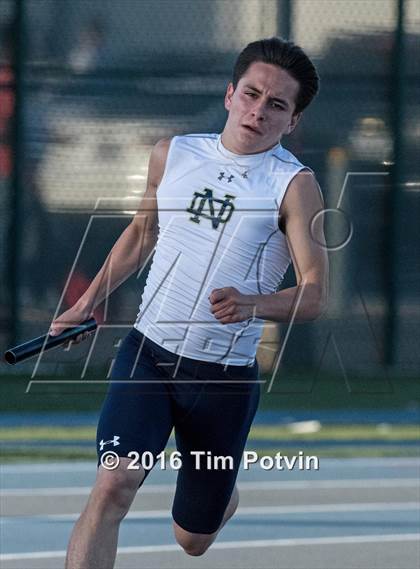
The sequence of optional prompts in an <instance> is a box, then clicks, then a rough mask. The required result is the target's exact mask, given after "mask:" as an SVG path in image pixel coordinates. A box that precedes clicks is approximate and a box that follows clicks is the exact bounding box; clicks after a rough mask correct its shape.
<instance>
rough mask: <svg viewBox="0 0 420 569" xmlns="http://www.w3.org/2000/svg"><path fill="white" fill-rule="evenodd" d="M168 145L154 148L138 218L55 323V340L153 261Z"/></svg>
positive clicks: (124, 232)
mask: <svg viewBox="0 0 420 569" xmlns="http://www.w3.org/2000/svg"><path fill="white" fill-rule="evenodd" d="M169 144H170V139H162V140H160V141H159V142H158V143H157V144H156V145H155V146H154V147H153V150H152V153H151V155H150V160H149V170H148V177H147V185H146V191H145V193H144V196H143V197H142V200H141V202H140V206H139V209H138V211H137V213H136V215H135V216H134V218H133V220H132V222H131V223H130V225H129V226H128V227H127V228H126V229H125V230H124V231H123V232H122V234H121V235H120V237H119V238H118V240H117V241H116V242H115V245H114V246H113V247H112V249H111V251H110V253H109V255H108V257H107V258H106V260H105V262H104V264H103V265H102V268H101V269H100V270H99V272H98V273H97V275H96V276H95V278H94V279H93V281H92V282H91V284H90V285H89V288H88V289H87V290H86V292H85V293H84V294H83V295H82V296H81V297H80V299H79V300H78V301H77V302H76V303H75V304H74V305H73V306H72V307H71V308H70V309H69V310H66V312H64V313H63V314H61V316H59V317H58V318H56V320H54V321H53V323H52V324H51V327H50V334H51V335H54V336H56V335H58V334H60V333H61V332H62V331H63V330H64V329H65V328H68V327H69V326H75V325H76V324H79V323H80V322H83V321H84V320H87V319H88V318H89V317H90V316H91V315H92V312H93V311H94V309H95V308H96V307H97V306H98V305H99V304H101V302H103V301H104V300H105V298H107V296H109V294H111V292H113V291H114V290H115V289H116V288H117V287H118V286H119V285H120V284H122V283H123V282H124V281H125V280H126V279H127V278H128V277H129V276H130V275H132V274H133V273H134V272H135V271H137V270H138V269H139V268H140V267H141V266H142V265H143V264H144V263H145V261H146V260H147V259H148V258H149V257H150V255H151V253H152V251H153V249H154V247H155V245H156V240H157V236H158V210H157V200H156V190H157V188H158V186H159V184H160V181H161V179H162V176H163V172H164V170H165V164H166V157H167V155H168V150H169ZM86 336H87V335H84V336H83V339H84V337H86ZM79 339H80V337H79V338H78V340H79Z"/></svg>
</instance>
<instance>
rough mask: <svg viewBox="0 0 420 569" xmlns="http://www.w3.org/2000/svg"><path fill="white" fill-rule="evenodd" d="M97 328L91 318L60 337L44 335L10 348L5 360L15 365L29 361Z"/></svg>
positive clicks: (5, 354)
mask: <svg viewBox="0 0 420 569" xmlns="http://www.w3.org/2000/svg"><path fill="white" fill-rule="evenodd" d="M96 328H97V324H96V320H95V319H94V318H90V319H89V320H85V322H82V323H81V324H79V325H78V326H73V327H72V328H67V329H66V330H64V331H63V332H62V333H61V334H59V335H58V336H50V335H49V334H44V335H43V336H39V337H38V338H34V339H33V340H29V341H28V342H24V343H23V344H19V345H18V346H15V347H14V348H10V350H7V351H6V352H4V359H5V360H6V362H7V363H9V364H11V365H15V364H17V363H19V362H22V361H24V360H27V359H28V358H31V357H32V356H36V355H37V354H39V352H40V351H41V350H42V351H47V350H51V349H52V348H56V347H57V346H61V344H65V343H66V342H69V341H70V340H75V339H76V338H77V336H79V334H83V333H84V332H93V331H94V330H96Z"/></svg>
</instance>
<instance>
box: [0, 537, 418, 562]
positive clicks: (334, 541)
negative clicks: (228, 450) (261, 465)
mask: <svg viewBox="0 0 420 569" xmlns="http://www.w3.org/2000/svg"><path fill="white" fill-rule="evenodd" d="M419 540H420V533H395V534H388V535H387V534H385V535H384V534H380V535H345V536H337V537H311V538H297V539H293V538H292V539H263V540H254V541H217V542H216V543H213V544H212V546H211V549H244V548H247V549H249V548H254V547H255V548H257V547H261V548H264V547H293V546H298V547H299V546H302V545H341V544H347V543H383V542H398V541H399V542H406V541H419ZM165 551H182V550H181V547H180V546H179V545H176V544H168V545H143V546H137V547H119V548H118V551H117V555H123V554H132V553H161V552H165ZM65 555H66V552H65V551H64V550H61V551H34V552H30V553H3V554H2V555H0V561H14V560H20V559H53V558H59V557H65Z"/></svg>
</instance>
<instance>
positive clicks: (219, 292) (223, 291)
mask: <svg viewBox="0 0 420 569" xmlns="http://www.w3.org/2000/svg"><path fill="white" fill-rule="evenodd" d="M209 300H210V303H211V308H210V311H211V313H212V314H213V315H214V317H215V318H217V320H218V321H219V322H220V323H221V324H232V323H233V322H243V321H244V320H249V319H250V318H254V317H255V312H256V305H255V297H253V296H252V295H249V294H241V293H240V292H239V290H238V289H236V288H234V287H232V286H229V287H224V288H215V289H214V290H212V291H211V293H210V296H209Z"/></svg>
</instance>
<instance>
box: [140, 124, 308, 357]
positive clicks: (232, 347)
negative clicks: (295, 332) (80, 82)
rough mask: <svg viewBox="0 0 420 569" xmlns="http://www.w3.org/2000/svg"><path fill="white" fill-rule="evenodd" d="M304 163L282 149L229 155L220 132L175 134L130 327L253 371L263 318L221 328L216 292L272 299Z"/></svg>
mask: <svg viewBox="0 0 420 569" xmlns="http://www.w3.org/2000/svg"><path fill="white" fill-rule="evenodd" d="M303 168H306V167H305V166H303V165H302V164H301V163H300V162H299V161H298V160H297V159H296V158H295V157H294V156H293V154H291V153H290V152H289V151H287V150H286V149H284V148H283V147H282V146H281V145H280V144H278V145H277V146H275V147H274V148H271V149H270V150H268V151H266V152H263V153H258V154H253V155H244V154H234V153H233V152H230V151H229V150H227V149H226V148H225V147H224V146H223V144H222V142H221V135H218V134H202V135H195V134H193V135H186V136H176V137H174V138H173V139H172V141H171V144H170V147H169V152H168V156H167V160H166V166H165V171H164V174H163V177H162V180H161V182H160V185H159V187H158V189H157V202H158V210H159V211H158V217H159V237H158V241H157V245H156V251H155V254H154V257H153V262H152V266H151V268H150V272H149V274H148V277H147V282H146V286H145V289H144V292H143V297H142V302H141V304H140V308H139V313H138V315H137V319H136V322H135V325H134V326H135V328H137V330H139V331H140V332H141V333H142V334H144V335H145V336H147V337H148V338H150V340H152V341H153V342H155V343H157V344H159V345H160V346H162V347H163V348H165V349H166V350H168V351H170V352H173V353H177V354H179V355H182V356H185V357H188V358H192V359H198V360H204V361H211V362H216V363H220V364H226V365H227V364H229V365H251V364H252V363H253V362H254V359H255V353H256V351H257V347H258V342H259V340H260V337H261V334H262V327H263V323H264V321H263V320H261V319H259V318H253V319H252V318H251V319H249V320H246V321H244V322H237V323H233V324H221V323H220V322H219V321H218V320H217V319H216V318H215V317H214V316H213V314H212V313H211V312H210V308H211V304H210V301H209V299H208V297H209V295H210V293H211V292H212V290H213V289H215V288H223V287H235V288H236V289H238V290H239V292H241V293H243V294H249V295H256V294H272V293H274V292H276V290H277V288H278V286H279V285H280V283H281V282H282V280H283V277H284V274H285V272H286V269H287V267H288V265H289V263H290V260H291V259H290V253H289V250H288V247H287V243H286V238H285V235H284V234H283V233H282V232H281V231H280V229H279V227H278V215H279V208H280V205H281V202H282V200H283V197H284V195H285V193H286V190H287V187H288V186H289V183H290V181H291V180H292V178H293V177H294V176H295V175H296V174H297V173H298V172H299V171H300V170H302V169H303Z"/></svg>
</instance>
